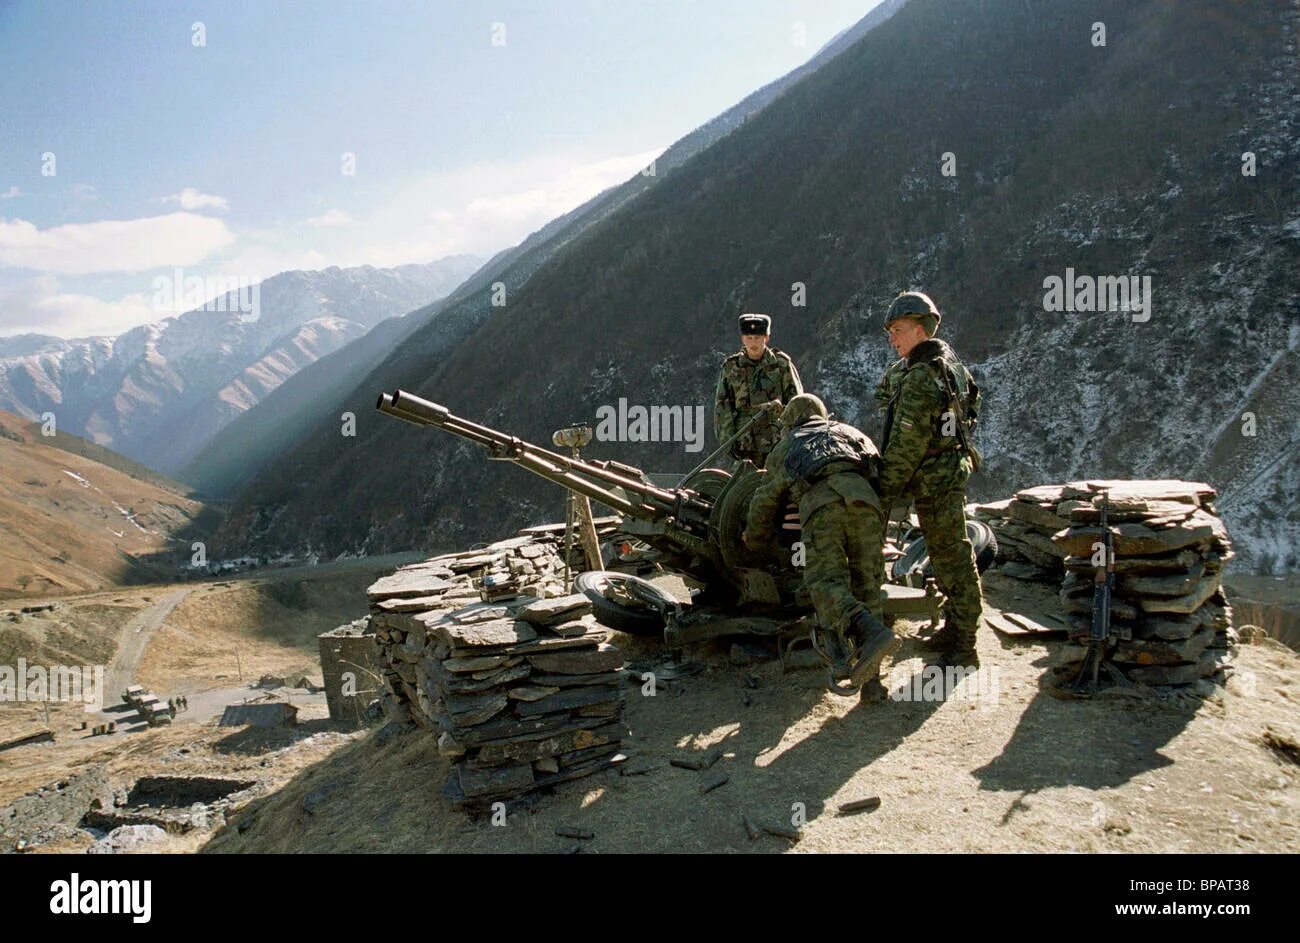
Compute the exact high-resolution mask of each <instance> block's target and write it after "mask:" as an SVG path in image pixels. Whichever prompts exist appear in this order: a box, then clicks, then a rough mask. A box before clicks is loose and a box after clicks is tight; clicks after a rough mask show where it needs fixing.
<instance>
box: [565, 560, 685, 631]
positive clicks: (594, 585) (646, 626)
mask: <svg viewBox="0 0 1300 943" xmlns="http://www.w3.org/2000/svg"><path fill="white" fill-rule="evenodd" d="M610 582H624V583H632V584H635V585H636V586H638V587H639V588H640V589H641V590H643V591H645V592H646V593H648V594H649V595H650V596H652V597H657V598H659V599H661V600H663V601H664V603H665V605H672V606H675V605H677V599H676V598H675V597H673V596H671V595H669V594H668V593H666V592H664V591H663V590H662V589H660V588H659V587H658V586H655V585H654V584H653V583H651V582H650V581H649V580H643V579H641V577H639V576H632V575H631V574H630V573H614V572H611V571H609V570H588V571H587V572H586V573H579V574H578V576H577V578H575V579H574V581H573V588H574V589H576V590H577V591H578V592H580V593H582V594H583V595H584V596H586V597H587V598H588V599H590V600H591V608H592V610H593V611H594V613H595V615H596V621H598V622H600V623H601V624H602V625H607V626H609V627H610V628H611V629H618V630H619V631H620V632H627V633H628V634H629V635H662V634H663V631H664V627H665V625H666V624H667V623H666V622H665V620H664V613H663V612H662V611H660V610H657V609H650V608H648V607H637V608H632V607H631V606H624V605H623V604H622V603H618V602H615V601H614V600H612V599H610V598H609V597H607V596H606V595H605V594H604V592H603V588H604V586H605V584H607V583H610Z"/></svg>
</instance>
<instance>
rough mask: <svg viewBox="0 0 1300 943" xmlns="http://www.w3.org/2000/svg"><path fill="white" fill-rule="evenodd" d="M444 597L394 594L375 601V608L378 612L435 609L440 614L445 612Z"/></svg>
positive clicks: (426, 610)
mask: <svg viewBox="0 0 1300 943" xmlns="http://www.w3.org/2000/svg"><path fill="white" fill-rule="evenodd" d="M443 600H444V597H443V596H441V595H439V596H394V597H392V598H389V599H381V600H379V602H377V603H375V608H376V609H378V610H379V611H380V612H391V613H399V612H400V613H406V612H429V611H431V610H433V611H437V612H438V613H439V614H440V615H441V614H444V613H446V612H447V611H448V610H447V609H446V605H447V604H446V603H445V602H444V601H443Z"/></svg>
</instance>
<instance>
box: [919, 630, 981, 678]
mask: <svg viewBox="0 0 1300 943" xmlns="http://www.w3.org/2000/svg"><path fill="white" fill-rule="evenodd" d="M949 627H951V628H952V635H951V636H949V644H948V647H947V648H944V649H942V650H940V652H939V657H938V658H935V659H932V660H929V661H927V664H931V665H934V666H935V667H937V668H943V669H945V670H946V669H948V668H968V669H972V670H973V669H975V668H978V667H979V666H980V656H979V652H977V651H976V650H975V632H976V630H975V629H959V628H957V626H955V625H953V624H952V623H951V622H947V623H945V624H944V629H947V628H949ZM940 631H941V632H942V631H943V630H942V629H941V630H940ZM936 637H937V636H936Z"/></svg>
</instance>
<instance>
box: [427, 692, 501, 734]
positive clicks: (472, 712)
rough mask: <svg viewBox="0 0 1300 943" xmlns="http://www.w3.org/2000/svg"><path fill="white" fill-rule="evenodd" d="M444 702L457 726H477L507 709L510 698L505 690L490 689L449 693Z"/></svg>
mask: <svg viewBox="0 0 1300 943" xmlns="http://www.w3.org/2000/svg"><path fill="white" fill-rule="evenodd" d="M443 703H444V704H446V705H447V710H448V712H450V714H451V719H452V722H453V723H454V724H455V725H456V726H458V727H475V726H477V725H479V724H481V723H483V722H484V721H488V720H491V719H492V718H493V717H495V716H496V715H497V714H499V713H501V712H502V711H503V710H505V709H506V704H507V703H509V699H508V698H507V697H506V695H505V692H504V691H488V692H486V693H484V694H447V695H445V696H444V697H443Z"/></svg>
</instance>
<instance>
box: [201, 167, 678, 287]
mask: <svg viewBox="0 0 1300 943" xmlns="http://www.w3.org/2000/svg"><path fill="white" fill-rule="evenodd" d="M660 153H662V151H660V150H655V151H646V152H644V153H640V154H627V155H619V156H616V157H609V158H602V159H600V160H595V161H589V160H581V159H574V158H572V157H571V156H568V155H554V154H553V155H545V156H541V157H534V158H530V159H528V160H523V161H514V162H508V163H507V162H498V163H482V162H480V163H477V164H475V165H473V166H470V167H465V168H461V169H457V170H452V171H444V172H441V173H436V174H431V175H429V176H427V177H424V178H422V179H418V180H414V181H411V182H409V183H407V184H406V185H404V186H400V187H397V188H395V190H394V191H393V193H392V195H391V196H390V197H389V198H388V199H387V200H386V201H385V202H383V203H381V204H379V205H378V206H376V207H375V208H374V209H373V210H372V211H371V212H370V213H368V214H366V215H365V216H363V217H356V218H354V217H352V216H350V215H348V218H349V219H350V220H351V222H350V223H349V224H348V225H346V226H337V225H336V226H326V225H324V222H325V221H326V220H331V221H333V220H336V219H340V218H341V217H340V216H337V215H335V214H339V213H341V211H338V210H335V209H330V210H328V211H327V212H326V213H324V214H323V215H322V216H319V217H314V218H313V219H312V220H308V223H309V224H310V225H311V226H312V230H313V232H312V233H311V235H310V244H309V245H304V233H303V231H302V230H301V229H300V228H298V227H294V228H289V227H284V228H277V229H271V230H266V231H262V232H257V233H249V234H247V235H246V236H245V237H241V240H240V245H239V247H238V248H237V250H236V251H235V252H233V253H232V254H231V257H230V258H229V259H228V260H227V261H225V262H223V263H222V266H221V268H222V270H223V271H225V272H228V273H236V274H241V275H252V276H254V277H266V276H269V275H273V274H275V273H276V272H279V271H284V270H285V269H288V268H301V267H303V266H302V264H301V263H302V262H303V261H305V258H306V257H308V256H310V257H314V258H317V259H319V260H320V261H319V262H318V263H317V264H316V266H315V267H320V266H321V265H340V266H349V265H375V266H380V267H390V266H394V265H404V264H406V263H409V262H429V261H432V260H433V259H437V258H441V257H443V256H448V255H455V254H457V253H462V252H469V253H474V254H477V255H482V256H490V255H492V254H493V253H495V252H497V251H499V250H501V249H504V248H505V247H506V246H509V245H513V244H515V243H517V242H519V241H520V240H522V239H524V238H525V237H526V236H527V235H528V234H529V233H532V232H535V231H536V230H538V229H540V228H542V227H543V226H545V225H546V224H547V223H549V222H550V221H551V220H553V219H554V218H555V217H557V216H560V215H563V214H564V213H567V212H569V211H570V210H572V209H575V208H576V207H578V206H579V205H581V204H582V203H584V202H586V201H587V200H589V199H591V198H592V197H593V196H595V195H596V194H597V193H599V192H601V191H602V190H604V189H606V188H608V187H611V186H614V185H616V184H619V183H622V182H623V181H624V180H627V179H628V178H630V177H632V176H633V175H634V174H636V173H638V172H639V171H641V170H643V169H644V168H645V167H646V166H648V165H649V164H650V162H651V160H653V159H654V158H655V157H656V156H657V155H658V154H660Z"/></svg>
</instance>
